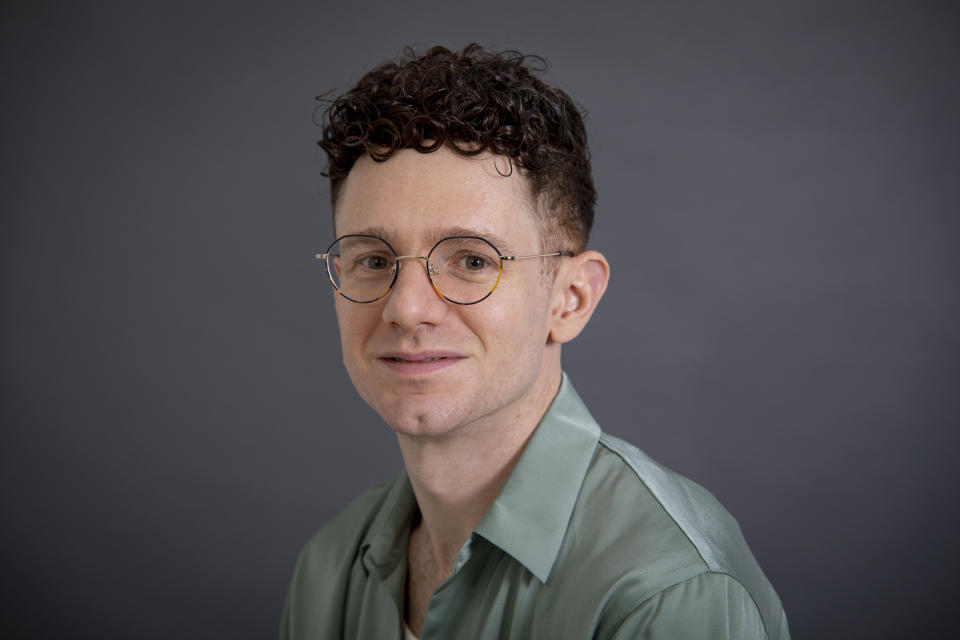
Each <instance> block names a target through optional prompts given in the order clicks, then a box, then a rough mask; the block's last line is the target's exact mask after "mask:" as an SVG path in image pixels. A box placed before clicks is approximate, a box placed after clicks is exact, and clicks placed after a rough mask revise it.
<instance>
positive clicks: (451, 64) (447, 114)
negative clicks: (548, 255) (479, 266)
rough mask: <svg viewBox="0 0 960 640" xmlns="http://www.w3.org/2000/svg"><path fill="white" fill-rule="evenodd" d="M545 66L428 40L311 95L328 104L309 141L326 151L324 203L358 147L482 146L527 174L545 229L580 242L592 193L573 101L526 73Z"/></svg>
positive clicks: (461, 150) (572, 245) (465, 150)
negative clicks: (328, 95)
mask: <svg viewBox="0 0 960 640" xmlns="http://www.w3.org/2000/svg"><path fill="white" fill-rule="evenodd" d="M531 63H532V64H531ZM545 69H546V62H545V61H544V60H543V58H540V57H539V56H526V55H523V54H521V53H518V52H516V51H505V52H503V53H492V52H488V51H486V50H485V49H484V48H483V47H481V46H480V45H478V44H475V43H474V44H470V45H468V46H466V47H465V48H464V49H463V50H462V51H460V52H453V51H450V50H449V49H446V48H444V47H433V48H431V49H430V50H428V51H427V52H426V53H425V54H424V55H422V56H417V55H416V54H415V53H414V52H413V51H412V50H411V49H406V50H405V51H404V54H403V56H402V57H401V58H400V59H399V60H397V61H396V62H388V63H386V64H383V65H381V66H379V67H376V68H375V69H373V70H371V71H369V72H368V73H366V74H365V75H364V76H363V77H362V78H361V79H360V81H359V82H358V83H357V85H356V86H355V87H354V88H353V89H351V90H350V91H348V92H347V93H345V94H344V95H342V96H340V97H338V98H336V99H334V100H332V101H330V100H325V99H324V98H322V97H321V98H318V100H321V101H323V102H326V103H328V104H327V106H326V109H325V110H323V112H322V116H321V117H320V118H319V120H320V122H319V124H320V125H321V126H322V127H323V137H322V139H321V140H319V141H318V144H319V145H320V147H322V148H323V150H324V151H326V153H327V159H328V165H327V169H326V171H325V172H324V175H325V176H327V177H329V178H330V194H331V198H332V200H333V203H334V206H335V205H336V203H337V199H338V196H339V193H340V188H341V187H342V185H343V181H344V180H345V179H346V177H347V174H348V173H349V172H350V169H351V168H352V167H353V165H354V163H355V162H356V161H357V160H358V159H359V158H360V157H361V156H363V155H364V154H367V155H369V156H370V157H371V158H372V159H373V160H375V161H378V162H383V161H386V160H388V159H389V158H390V157H391V156H393V154H395V153H396V152H397V151H399V150H400V149H416V150H417V151H419V152H421V153H430V152H432V151H436V150H437V149H439V148H440V147H441V146H443V145H447V146H448V147H449V148H450V149H452V150H453V151H455V152H456V153H458V154H460V155H463V156H476V155H479V154H481V153H483V152H485V151H489V152H491V153H493V154H497V155H500V156H504V157H506V158H507V159H508V163H509V165H508V166H509V170H508V172H507V173H506V174H504V175H510V173H511V172H512V171H513V169H514V167H515V166H517V167H520V168H521V170H522V172H523V175H525V176H526V177H527V178H528V180H529V185H530V189H531V195H532V198H533V202H534V203H536V205H537V206H536V207H535V210H536V211H537V213H538V216H539V218H540V220H539V222H540V225H541V229H542V230H543V235H544V236H545V238H551V236H552V238H551V239H555V240H558V241H561V242H565V243H566V244H567V246H564V247H562V248H563V249H566V250H572V251H575V252H580V251H582V250H583V249H584V248H585V247H586V244H587V239H588V236H589V234H590V228H591V227H592V226H593V215H594V214H593V210H594V204H595V203H596V199H597V195H596V190H595V189H594V186H593V178H592V175H591V172H590V153H589V151H588V149H587V132H586V128H585V127H584V124H583V117H582V115H581V113H580V111H579V109H578V108H577V106H576V105H575V104H574V102H573V100H571V99H570V97H569V96H568V95H567V94H566V93H564V92H563V91H561V90H559V89H556V88H554V87H551V86H549V85H547V84H546V83H545V82H543V81H542V80H540V79H539V78H537V77H536V76H535V75H534V73H536V72H542V71H544V70H545ZM319 110H320V107H318V114H319ZM498 171H499V169H498ZM555 249H557V247H550V248H548V250H555Z"/></svg>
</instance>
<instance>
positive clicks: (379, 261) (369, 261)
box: [357, 254, 390, 271]
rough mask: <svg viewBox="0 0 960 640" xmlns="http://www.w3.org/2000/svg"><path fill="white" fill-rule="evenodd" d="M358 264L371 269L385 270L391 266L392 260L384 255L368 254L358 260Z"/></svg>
mask: <svg viewBox="0 0 960 640" xmlns="http://www.w3.org/2000/svg"><path fill="white" fill-rule="evenodd" d="M357 264H359V265H360V266H361V267H363V268H365V269H370V270H371V271H383V270H384V269H389V268H390V260H388V259H387V257H386V256H384V255H376V254H374V255H367V256H363V257H362V258H360V259H359V260H357Z"/></svg>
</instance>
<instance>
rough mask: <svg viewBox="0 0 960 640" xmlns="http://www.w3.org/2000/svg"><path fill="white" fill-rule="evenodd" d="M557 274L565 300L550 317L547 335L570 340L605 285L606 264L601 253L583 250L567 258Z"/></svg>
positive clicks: (554, 339)
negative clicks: (551, 322) (561, 306)
mask: <svg viewBox="0 0 960 640" xmlns="http://www.w3.org/2000/svg"><path fill="white" fill-rule="evenodd" d="M558 278H560V281H559V282H558V284H559V285H560V286H561V287H562V288H563V296H564V302H565V304H564V306H563V308H562V310H561V311H560V312H559V313H558V314H556V315H555V316H554V318H553V326H552V327H551V329H550V339H551V340H552V341H553V342H559V343H563V342H569V341H570V340H573V339H574V338H575V337H577V335H579V333H580V332H581V331H582V330H583V328H584V327H585V326H586V325H587V322H588V321H589V320H590V316H592V315H593V310H594V309H596V308H597V304H598V303H599V302H600V298H602V297H603V293H604V291H606V289H607V282H608V281H609V280H610V265H609V264H608V263H607V259H606V258H604V257H603V254H601V253H598V252H596V251H584V252H583V253H581V254H579V255H577V256H574V257H573V258H571V260H570V264H568V265H567V268H566V269H564V270H563V272H562V273H561V274H560V275H559V276H558Z"/></svg>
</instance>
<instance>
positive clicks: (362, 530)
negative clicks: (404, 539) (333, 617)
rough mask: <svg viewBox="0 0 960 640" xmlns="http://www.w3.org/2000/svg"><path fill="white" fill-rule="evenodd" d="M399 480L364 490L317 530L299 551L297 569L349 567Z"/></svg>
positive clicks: (330, 571)
mask: <svg viewBox="0 0 960 640" xmlns="http://www.w3.org/2000/svg"><path fill="white" fill-rule="evenodd" d="M398 481H399V478H394V479H393V480H390V481H388V482H384V483H383V484H380V485H377V486H375V487H372V488H370V489H368V490H366V491H364V492H363V493H361V494H360V495H359V496H357V497H356V498H354V499H353V500H352V501H351V502H350V503H349V504H348V505H347V506H346V507H345V508H344V509H343V510H342V511H341V512H340V513H338V514H337V515H336V516H335V517H334V518H333V519H332V520H330V521H329V522H328V523H327V524H325V525H324V526H323V527H322V528H321V529H320V530H319V531H317V532H316V533H315V534H314V535H313V536H312V537H311V538H310V539H309V540H308V541H307V543H306V544H305V545H304V546H303V549H302V550H301V551H300V556H299V558H298V560H297V572H298V573H300V572H301V569H308V570H309V573H310V574H312V575H333V573H334V572H335V569H337V567H338V566H343V565H346V566H349V565H350V564H351V563H352V562H353V559H354V556H355V555H356V552H357V550H358V548H359V546H360V543H361V541H362V540H363V539H364V537H365V536H366V534H367V532H368V531H369V530H370V526H371V524H372V523H373V521H374V519H375V518H376V516H377V514H378V513H379V512H380V509H381V508H382V507H383V504H384V501H385V500H386V498H387V495H388V494H389V492H390V489H391V488H392V487H393V485H394V483H396V482H398Z"/></svg>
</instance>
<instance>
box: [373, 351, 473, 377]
mask: <svg viewBox="0 0 960 640" xmlns="http://www.w3.org/2000/svg"><path fill="white" fill-rule="evenodd" d="M464 358H465V356H463V355H461V354H459V353H450V352H429V353H385V354H383V355H381V356H380V357H379V360H380V361H381V362H383V363H384V364H385V365H386V366H387V368H388V369H390V370H391V371H393V372H394V373H397V374H400V375H423V374H427V373H431V372H433V371H439V370H440V369H445V368H447V367H449V366H452V365H454V364H456V363H458V362H460V361H461V360H463V359H464Z"/></svg>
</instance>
